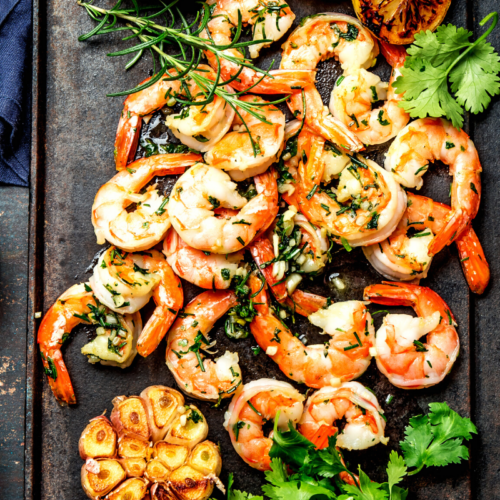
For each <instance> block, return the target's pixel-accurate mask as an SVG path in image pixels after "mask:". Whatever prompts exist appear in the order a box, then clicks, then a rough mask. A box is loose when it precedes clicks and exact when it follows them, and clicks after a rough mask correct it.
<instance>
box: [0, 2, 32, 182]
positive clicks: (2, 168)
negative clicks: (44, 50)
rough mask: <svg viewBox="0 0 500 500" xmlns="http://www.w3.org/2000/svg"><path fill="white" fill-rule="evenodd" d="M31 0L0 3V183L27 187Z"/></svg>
mask: <svg viewBox="0 0 500 500" xmlns="http://www.w3.org/2000/svg"><path fill="white" fill-rule="evenodd" d="M31 2H32V0H0V182H3V183H6V184H15V185H16V186H27V185H28V178H29V170H30V136H31V47H32V39H33V35H32V29H31V25H32V5H31Z"/></svg>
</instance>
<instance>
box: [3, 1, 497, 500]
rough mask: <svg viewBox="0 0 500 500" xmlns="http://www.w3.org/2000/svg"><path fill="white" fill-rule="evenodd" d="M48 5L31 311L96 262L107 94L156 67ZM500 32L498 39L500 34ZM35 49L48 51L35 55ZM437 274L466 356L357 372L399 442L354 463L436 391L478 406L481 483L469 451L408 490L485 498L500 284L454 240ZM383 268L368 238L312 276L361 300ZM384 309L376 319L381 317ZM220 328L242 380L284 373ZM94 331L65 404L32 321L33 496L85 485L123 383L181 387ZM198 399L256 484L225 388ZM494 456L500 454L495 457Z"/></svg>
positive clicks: (457, 19) (302, 4)
mask: <svg viewBox="0 0 500 500" xmlns="http://www.w3.org/2000/svg"><path fill="white" fill-rule="evenodd" d="M290 4H291V5H292V8H293V10H294V11H295V12H296V13H297V17H298V19H300V18H301V17H302V16H305V15H309V14H313V13H317V12H321V11H338V12H346V13H352V8H351V5H350V3H348V2H343V3H337V2H328V1H323V2H315V1H314V0H309V1H299V0H296V1H293V0H291V1H290ZM42 7H43V12H38V11H37V12H36V15H37V19H38V20H40V21H41V27H40V28H41V30H42V33H43V35H42V37H41V39H40V40H41V42H40V44H39V45H38V51H36V53H35V55H36V56H40V55H41V54H42V55H43V62H42V63H41V64H40V66H38V69H40V71H42V70H44V69H45V68H46V74H45V73H40V74H39V75H38V79H37V80H36V83H37V84H38V85H40V87H39V88H38V91H37V93H36V96H37V97H38V98H39V101H38V103H37V102H35V104H36V108H35V109H36V113H35V120H37V121H36V122H35V124H36V125H35V127H34V141H35V142H34V169H33V174H32V175H33V177H32V181H33V182H32V186H33V187H34V197H33V202H32V206H31V211H32V222H31V235H30V252H31V255H30V259H31V260H30V306H29V310H30V311H34V310H43V311H44V312H45V311H46V310H47V309H48V308H49V307H50V305H51V304H52V303H53V302H54V300H55V299H56V298H57V297H58V295H60V294H61V293H62V292H63V291H64V290H66V289H67V288H68V287H69V286H71V285H72V284H74V283H76V282H79V281H84V280H86V279H87V278H88V276H89V275H88V274H85V269H86V268H87V266H88V264H89V263H90V262H91V260H92V258H93V256H94V254H95V253H96V252H97V251H98V250H99V247H98V246H97V245H96V243H95V237H94V234H93V230H92V225H91V222H90V208H91V205H92V201H93V198H94V195H95V193H96V191H97V189H98V188H99V187H100V185H102V184H103V183H104V182H106V181H107V180H108V179H109V178H111V177H112V176H113V175H114V173H115V170H114V165H113V141H114V134H115V131H116V125H117V121H118V117H119V113H120V110H121V106H122V101H121V100H120V99H109V98H106V97H105V94H106V93H108V92H111V91H114V90H116V89H123V88H130V87H132V86H134V85H135V84H137V82H139V81H141V80H142V79H144V78H145V77H146V76H147V74H148V71H149V69H150V68H149V64H148V62H147V61H143V62H141V63H140V64H139V65H138V66H137V67H135V68H134V69H133V70H131V71H130V72H128V73H124V72H123V70H122V67H123V61H121V60H118V59H117V58H107V57H106V55H105V54H106V53H107V52H111V51H113V50H115V49H116V47H117V44H118V38H117V37H113V36H109V37H107V38H99V39H94V40H92V41H90V42H86V43H85V44H79V43H78V42H77V37H78V35H79V34H81V33H83V32H86V31H89V30H90V29H91V28H92V27H93V22H92V21H91V20H90V19H89V18H88V17H87V16H86V14H85V12H84V11H83V9H81V7H78V6H77V5H76V3H73V2H71V3H68V2H66V1H63V0H51V1H49V2H47V3H46V5H43V6H42ZM477 9H478V12H477V16H478V19H479V20H480V19H481V18H482V17H483V15H484V14H485V13H486V12H487V11H488V10H487V8H486V7H485V6H481V8H479V7H477ZM446 20H447V21H449V22H453V23H455V24H458V25H462V26H464V25H465V26H469V24H470V25H471V26H469V27H472V19H470V18H469V17H468V10H467V5H466V3H465V1H464V0H462V1H460V2H455V3H454V5H453V6H452V9H451V10H450V13H449V14H448V16H447V19H446ZM475 21H477V19H476V20H475ZM475 28H477V26H475ZM497 36H498V35H497ZM496 43H497V49H498V38H497V39H496ZM276 56H278V58H277V59H278V61H279V44H275V46H274V47H273V49H272V50H269V51H267V52H266V55H265V56H264V57H263V61H269V62H270V61H271V60H272V59H273V58H275V57H276ZM35 61H36V63H39V60H38V59H35ZM375 72H378V73H379V74H381V75H385V76H386V77H387V76H388V68H387V65H386V64H385V63H379V65H378V66H377V67H376V68H375ZM337 73H338V67H337V64H336V63H335V62H326V63H323V64H322V65H321V71H320V74H319V76H318V80H319V82H320V83H319V84H318V85H319V87H320V90H321V92H322V95H323V97H324V98H326V99H328V98H329V91H330V87H331V85H332V82H333V81H334V77H335V76H336V75H337ZM499 109H500V108H499V106H498V104H497V105H496V106H494V107H493V110H492V111H489V112H488V113H486V114H485V115H483V116H482V117H481V119H480V120H478V121H477V122H476V124H475V125H474V126H473V128H472V131H473V133H474V138H475V140H476V145H477V146H478V149H479V151H480V155H481V158H482V161H483V164H484V165H485V169H486V172H487V174H486V175H485V184H486V189H485V190H484V193H485V197H484V201H483V206H482V209H481V211H480V215H479V217H478V223H477V224H476V226H477V227H478V229H479V233H480V236H482V237H483V238H482V239H483V242H484V246H485V249H486V254H487V256H488V257H489V258H490V262H491V263H492V271H493V280H492V281H493V284H494V278H495V271H496V267H495V263H494V262H492V259H493V258H494V257H495V255H496V252H495V250H496V246H495V245H497V244H498V243H496V241H495V236H496V234H495V230H494V228H493V227H491V226H492V224H491V223H490V222H489V221H488V220H486V219H485V218H484V213H488V214H493V213H495V212H494V210H495V208H496V207H495V204H494V203H495V201H494V200H495V196H496V191H497V190H496V189H495V187H496V186H493V184H494V183H495V182H499V180H497V179H496V178H497V174H496V172H494V170H493V166H494V162H495V159H496V158H498V153H499V151H498V148H499V147H500V146H498V145H497V146H496V148H497V149H496V150H495V149H494V147H493V143H494V142H495V139H496V135H495V134H496V131H495V128H494V127H493V125H492V124H493V123H495V122H494V120H495V117H496V118H498V113H499ZM495 113H496V115H495ZM383 151H384V150H380V151H378V150H376V151H374V152H372V153H370V154H369V156H370V157H373V158H375V159H377V160H378V162H379V163H380V162H381V161H382V159H383V154H382V153H383ZM495 153H496V154H495ZM449 182H450V178H449V176H448V172H447V169H446V168H444V167H443V166H441V167H440V166H436V168H434V169H433V170H432V171H431V172H430V173H429V174H426V185H425V187H424V189H423V194H426V195H429V196H431V197H433V198H434V199H436V200H438V201H443V202H448V201H449V199H448V188H449ZM333 273H339V274H340V276H341V277H342V278H343V279H345V281H346V282H347V284H348V287H347V289H346V290H345V292H344V293H342V294H340V293H339V292H337V291H336V290H335V289H334V288H333V287H331V285H330V282H329V280H328V278H329V276H331V275H332V274H333ZM429 274H430V278H428V279H427V280H425V281H424V282H423V284H426V285H428V286H430V287H431V288H433V289H434V290H435V291H436V292H437V293H439V294H440V295H441V296H442V297H443V298H444V299H445V300H446V301H447V302H448V304H449V305H450V307H451V309H452V311H453V312H454V314H455V316H456V318H457V321H458V324H459V334H460V339H461V345H462V348H461V354H460V357H459V359H458V361H457V363H456V364H455V366H454V368H453V370H452V373H451V374H450V376H449V377H447V379H446V380H445V381H444V382H443V383H441V384H439V385H438V386H437V387H434V388H431V389H429V390H426V391H415V392H407V391H402V390H399V389H395V388H394V387H392V386H391V385H390V384H389V383H388V382H387V380H386V379H385V378H384V377H383V376H382V375H381V374H380V373H379V372H378V370H377V369H376V366H375V364H374V363H373V364H372V366H371V367H370V369H369V370H368V371H367V373H366V374H365V375H363V377H362V378H361V379H360V382H362V383H364V384H366V385H367V386H369V387H371V388H372V389H373V390H374V391H375V392H376V393H377V395H378V397H379V401H380V402H381V404H382V406H383V407H384V409H385V410H386V415H387V418H388V426H387V433H388V435H389V436H390V437H391V440H390V444H389V446H388V447H383V446H381V445H379V446H377V447H375V448H373V449H371V450H369V451H365V452H359V453H351V454H349V455H348V460H349V461H350V462H351V464H357V463H360V464H361V465H362V467H363V469H364V470H365V471H366V472H368V473H369V474H370V475H371V476H372V477H373V478H374V479H382V474H383V472H384V467H383V464H385V463H386V462H387V460H386V459H387V456H388V454H389V451H390V450H391V449H395V448H397V447H398V446H397V443H398V441H399V440H400V439H401V438H402V437H403V429H404V426H405V425H406V424H407V422H408V419H409V417H410V416H412V415H415V414H418V413H421V412H422V411H425V410H426V408H427V403H429V402H431V401H447V402H448V403H449V404H450V405H451V406H452V407H453V408H454V409H456V410H457V411H459V412H460V413H461V414H462V415H469V414H470V413H471V411H472V410H474V411H475V416H476V418H477V423H478V424H479V425H480V430H481V431H482V432H483V437H482V441H481V440H478V439H476V441H475V443H476V445H475V450H474V457H475V460H476V463H477V464H480V466H478V470H477V471H476V472H475V476H476V477H477V479H474V483H473V484H474V488H473V489H472V486H471V473H470V468H469V465H468V464H467V463H465V464H463V465H461V466H450V467H446V468H444V469H441V468H440V469H437V470H434V471H424V472H423V473H421V474H419V476H417V477H414V478H411V480H409V481H407V484H406V485H407V486H408V487H410V488H411V490H412V494H411V495H412V496H411V497H412V498H418V499H433V498H437V497H440V498H442V497H444V498H453V499H466V498H471V497H472V496H474V497H475V496H476V495H475V494H473V491H478V492H480V494H481V497H480V498H496V497H498V489H496V488H498V486H495V478H497V477H498V453H499V452H498V451H497V450H498V444H499V443H498V439H500V438H498V436H497V435H495V430H496V428H497V427H496V426H498V423H497V422H496V419H495V418H494V416H495V414H496V412H495V409H496V407H495V405H496V401H495V393H494V391H495V387H496V384H495V381H496V380H497V378H498V370H496V366H495V361H496V358H495V356H496V355H497V354H496V353H497V348H498V345H497V344H495V340H494V339H493V338H490V335H491V334H490V333H489V332H490V331H494V330H493V328H492V326H493V325H494V324H495V323H494V322H495V320H496V318H495V311H494V310H495V306H496V304H497V303H498V297H497V295H498V294H499V293H500V292H498V291H497V292H496V293H495V292H493V291H492V290H493V289H492V287H491V286H490V290H488V291H487V292H486V294H485V296H484V297H482V298H480V299H471V297H470V294H469V291H468V289H467V285H466V283H465V280H464V278H463V276H462V272H461V269H460V265H459V262H458V258H457V254H456V250H455V248H454V246H453V247H451V248H450V247H448V248H447V249H445V250H444V251H443V252H441V254H439V255H438V256H437V257H436V258H435V260H434V261H433V265H432V269H431V272H430V273H429ZM380 280H381V278H380V276H379V275H378V274H377V273H376V272H375V271H374V270H373V269H371V267H370V265H369V264H368V263H367V262H365V259H364V257H363V255H362V252H361V251H360V250H359V249H358V250H355V251H353V252H352V253H351V254H346V253H345V252H340V253H339V254H337V257H336V258H335V259H334V262H333V263H332V264H331V265H330V267H329V268H328V269H327V270H326V272H325V273H324V277H323V278H321V279H318V280H317V282H315V283H314V286H312V287H311V289H312V291H316V292H318V293H322V294H325V295H326V294H330V295H331V296H332V298H333V299H334V300H346V299H361V297H362V290H363V288H364V286H366V285H368V284H372V283H376V282H380ZM184 289H185V294H186V301H187V300H189V299H190V298H192V297H193V296H194V295H196V293H198V292H197V290H196V287H194V286H191V285H187V284H185V287H184ZM471 300H472V301H471ZM376 309H378V308H376V307H375V308H374V310H376ZM471 311H473V312H475V315H473V316H472V321H473V322H474V321H475V328H473V330H472V332H474V334H475V336H474V337H473V345H474V348H475V356H474V366H476V367H477V368H478V371H477V376H476V377H474V376H471V363H470V352H471V350H470V347H471V344H470V342H469V337H470V331H469V322H470V321H471V320H470V317H469V314H470V312H471ZM380 320H381V319H380V318H379V319H378V322H380ZM378 322H377V325H378ZM297 329H298V330H300V331H301V332H304V333H307V335H308V338H309V340H310V341H313V340H314V337H315V335H316V334H315V333H314V331H313V330H314V329H313V328H312V327H311V326H310V325H309V326H308V325H307V324H306V323H305V322H304V321H301V322H300V323H299V325H298V326H297ZM78 332H79V333H80V334H78ZM213 335H214V337H215V338H216V339H217V340H218V343H219V349H220V350H221V351H224V350H225V349H226V348H227V349H230V350H233V351H234V350H236V351H238V353H239V355H240V360H241V362H240V365H241V367H242V371H243V377H244V380H246V381H249V380H252V379H256V378H260V377H263V376H266V377H269V376H271V377H272V376H275V377H276V378H277V379H280V380H287V379H286V377H285V376H284V375H283V374H282V373H281V372H280V371H279V370H278V369H277V367H276V365H275V364H274V363H273V362H272V361H271V360H270V359H269V358H267V357H266V356H265V354H260V355H259V356H257V357H255V356H253V354H252V351H251V350H250V347H251V346H252V345H255V341H254V340H253V339H252V338H248V339H245V340H241V341H236V342H233V341H231V340H229V339H227V337H226V336H225V335H224V333H223V330H222V328H221V325H216V328H215V329H214V333H213ZM86 341H87V337H86V335H85V333H84V331H83V329H82V330H76V331H75V335H73V337H72V340H71V341H70V342H69V345H68V346H67V347H66V348H65V350H64V356H65V360H66V363H67V366H68V369H69V372H70V374H71V376H72V380H73V382H74V386H75V390H76V396H77V399H78V405H76V407H74V408H61V407H59V406H58V405H57V403H56V402H55V400H54V398H53V396H52V394H51V392H50V389H49V387H48V385H47V384H46V382H45V381H43V382H42V379H43V374H42V370H41V363H39V360H37V358H36V356H35V354H34V350H33V343H34V328H33V327H32V328H30V336H29V346H28V385H29V392H28V397H27V403H28V404H27V410H28V415H27V428H26V431H27V437H28V440H29V443H28V445H29V446H28V449H27V455H26V457H27V459H26V486H25V488H26V498H42V499H52V498H58V499H61V500H65V499H67V500H69V499H71V500H74V499H79V498H81V499H83V498H85V495H84V493H83V490H82V489H81V486H80V479H79V473H80V467H81V465H82V461H81V459H80V458H79V456H78V450H77V442H78V438H79V435H80V433H81V431H82V429H83V428H84V426H85V424H86V422H87V421H88V419H90V418H92V417H94V416H96V415H98V414H100V413H102V411H103V410H104V409H107V410H108V411H109V410H110V409H111V400H112V399H113V397H114V396H116V395H118V394H138V393H139V392H140V391H141V390H142V389H144V387H146V386H148V385H151V384H155V383H160V384H165V385H171V386H175V382H174V380H173V378H172V376H171V374H170V372H169V371H168V369H167V367H166V365H165V363H164V350H165V344H164V343H162V344H161V346H160V347H159V348H158V349H157V351H156V352H155V353H154V354H153V355H151V356H150V357H149V358H148V359H142V358H140V357H138V358H137V359H136V360H135V361H134V363H133V365H132V366H131V367H130V368H128V369H126V370H123V371H122V370H119V369H116V368H110V367H102V366H91V365H89V364H88V363H87V361H86V358H85V357H84V356H82V355H81V354H80V348H81V347H82V346H83V345H84V343H85V342H86ZM496 342H497V343H498V341H496ZM495 370H496V371H495ZM471 381H473V385H471ZM473 390H475V391H477V394H478V395H480V399H479V400H476V403H475V405H473V404H472V403H471V394H472V393H473V392H472V391H473ZM388 394H392V395H394V401H393V403H392V404H391V405H390V406H387V405H386V404H385V403H384V401H385V398H386V396H387V395H388ZM199 405H200V408H201V409H202V411H203V412H204V414H205V415H206V416H207V418H208V421H209V425H210V433H209V438H210V439H212V440H214V441H215V442H220V443H221V447H222V451H223V472H222V479H223V481H225V480H226V479H227V473H228V472H230V471H233V472H236V478H235V480H236V487H237V488H240V489H245V490H248V491H251V492H253V493H259V492H260V485H261V483H262V478H263V476H262V474H261V473H259V472H256V471H254V470H252V469H251V468H250V467H248V466H246V465H245V464H244V463H243V462H242V460H241V459H240V458H239V457H238V456H237V455H236V454H235V452H234V451H233V448H232V446H231V444H230V442H229V438H228V435H227V433H226V431H225V430H224V429H223V428H222V421H223V414H224V409H225V408H226V407H227V401H226V402H225V403H224V404H223V405H222V409H212V408H210V406H209V405H208V404H204V403H199ZM496 434H498V433H496ZM484 450H487V453H485V452H484ZM490 457H494V459H493V460H491V459H490ZM480 483H481V484H480ZM495 492H496V493H497V495H495ZM12 498H14V497H12Z"/></svg>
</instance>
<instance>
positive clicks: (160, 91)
mask: <svg viewBox="0 0 500 500" xmlns="http://www.w3.org/2000/svg"><path fill="white" fill-rule="evenodd" d="M194 73H195V74H196V75H198V77H199V78H206V79H210V80H212V81H215V79H216V74H215V73H214V72H213V71H212V70H211V69H210V67H209V66H207V65H206V64H200V65H199V66H198V70H197V71H195V72H194ZM177 75H178V73H177V71H176V70H175V69H170V70H169V71H168V72H167V73H166V74H165V75H164V77H162V78H160V79H159V80H158V81H157V82H156V83H154V84H153V85H151V86H150V87H147V88H145V89H144V90H141V91H139V92H136V93H134V94H130V95H129V96H128V97H127V98H126V99H125V102H124V106H123V111H122V114H121V117H120V121H119V123H118V130H117V132H116V140H115V162H116V169H117V170H123V169H124V168H126V167H127V164H128V163H130V162H132V161H133V159H134V156H135V153H136V149H137V143H138V141H139V137H140V135H141V124H142V118H143V117H144V116H147V115H150V114H152V113H154V112H155V111H157V110H159V109H161V108H162V107H163V106H165V105H166V104H167V103H168V104H169V105H173V104H175V102H176V101H177V99H176V98H181V99H186V100H188V101H204V100H205V99H206V94H207V93H206V92H205V91H206V89H203V88H200V87H199V86H198V85H197V84H196V82H195V81H194V80H193V79H185V80H184V82H183V84H181V82H180V81H179V80H175V78H177ZM150 79H151V78H146V80H144V81H143V82H142V83H141V85H143V84H145V83H146V82H147V81H148V80H150ZM224 88H225V89H226V91H227V92H233V90H232V88H231V87H230V86H229V85H225V87H224ZM234 113H235V112H234V109H233V108H232V107H231V106H229V105H228V104H227V102H226V101H225V100H224V99H223V98H222V97H219V96H217V95H215V96H214V100H213V101H212V102H211V103H209V104H204V105H202V106H196V105H191V106H189V107H186V108H184V109H183V111H182V112H181V113H180V114H177V115H171V116H169V117H167V119H166V120H165V124H166V125H167V126H168V127H169V128H170V130H171V131H172V133H173V134H174V135H175V136H176V137H177V138H179V139H180V140H181V141H182V143H183V144H186V145H187V146H189V147H190V148H193V149H196V150H197V151H202V152H205V151H207V150H208V149H210V148H211V147H212V146H213V145H214V144H216V143H217V141H219V139H221V137H223V136H224V134H225V133H226V132H227V131H228V130H229V128H230V127H231V123H232V121H233V118H234Z"/></svg>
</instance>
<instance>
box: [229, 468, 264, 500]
mask: <svg viewBox="0 0 500 500" xmlns="http://www.w3.org/2000/svg"><path fill="white" fill-rule="evenodd" d="M233 481H234V480H233V473H232V472H230V473H229V476H228V479H227V500H264V498H263V497H262V496H260V495H252V494H251V493H247V492H246V491H240V490H233Z"/></svg>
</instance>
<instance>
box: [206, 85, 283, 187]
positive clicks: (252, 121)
mask: <svg viewBox="0 0 500 500" xmlns="http://www.w3.org/2000/svg"><path fill="white" fill-rule="evenodd" d="M240 101H243V102H250V103H253V104H255V103H259V104H265V103H266V101H264V99H261V98H260V97H257V96H254V95H245V96H243V97H242V98H241V99H240ZM258 115H259V116H260V117H261V118H262V117H263V118H264V120H265V121H262V120H261V119H259V118H257V117H256V116H255V114H253V113H249V112H248V111H245V110H244V109H241V110H240V111H239V113H238V115H237V116H235V118H234V120H233V131H232V132H229V133H228V134H226V135H225V136H224V137H223V138H222V139H221V140H220V141H219V142H218V143H217V144H216V145H215V146H214V147H213V148H212V149H210V151H208V153H207V154H206V155H205V162H206V163H207V164H208V165H211V166H212V167H217V168H220V169H222V170H226V171H227V172H229V175H230V176H231V178H232V179H234V180H235V181H242V180H244V179H247V178H248V177H253V176H255V175H258V174H262V173H264V172H265V171H266V170H267V169H268V168H269V166H270V165H271V164H273V163H274V162H276V161H278V159H279V157H280V154H281V151H282V150H283V146H284V139H285V115H284V114H283V113H282V112H281V111H280V110H279V109H278V108H277V107H276V106H273V105H272V104H269V105H267V106H261V107H260V108H259V111H258Z"/></svg>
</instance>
